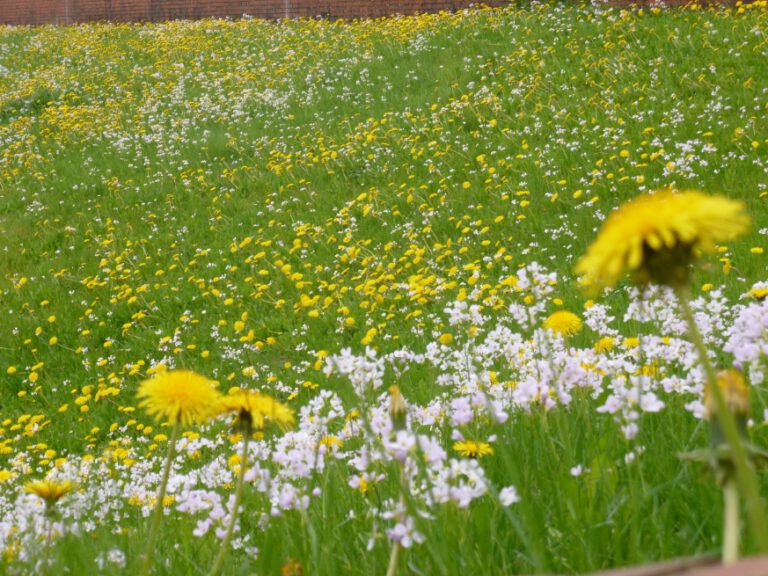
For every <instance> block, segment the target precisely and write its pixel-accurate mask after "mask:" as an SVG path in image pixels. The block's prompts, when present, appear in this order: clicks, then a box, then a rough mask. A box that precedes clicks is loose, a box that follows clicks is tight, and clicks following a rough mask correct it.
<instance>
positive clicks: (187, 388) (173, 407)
mask: <svg viewBox="0 0 768 576" xmlns="http://www.w3.org/2000/svg"><path fill="white" fill-rule="evenodd" d="M137 396H138V398H139V399H140V400H141V402H140V403H139V405H140V406H141V407H142V408H144V409H145V410H146V411H147V413H148V414H149V415H150V416H153V417H154V418H155V419H156V420H167V421H169V422H173V423H175V422H179V423H180V424H183V425H189V424H194V423H202V422H205V421H206V420H208V419H209V418H211V417H212V416H214V415H215V413H216V406H217V405H218V401H219V398H220V397H221V395H220V394H219V392H218V391H217V390H216V388H215V387H214V382H213V381H212V380H209V379H208V378H206V377H205V376H202V375H200V374H197V373H196V372H192V371H190V370H169V371H166V372H162V373H160V374H158V375H157V376H155V377H154V378H151V379H149V380H145V381H144V382H142V383H141V385H140V386H139V392H138V394H137Z"/></svg>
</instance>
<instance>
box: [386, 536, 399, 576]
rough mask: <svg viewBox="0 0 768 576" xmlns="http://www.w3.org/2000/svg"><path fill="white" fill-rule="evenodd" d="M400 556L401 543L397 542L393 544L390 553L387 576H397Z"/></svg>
mask: <svg viewBox="0 0 768 576" xmlns="http://www.w3.org/2000/svg"><path fill="white" fill-rule="evenodd" d="M399 558H400V543H399V542H395V543H394V544H393V545H392V553H391V554H390V555H389V566H387V576H395V573H396V572H397V561H398V560H399Z"/></svg>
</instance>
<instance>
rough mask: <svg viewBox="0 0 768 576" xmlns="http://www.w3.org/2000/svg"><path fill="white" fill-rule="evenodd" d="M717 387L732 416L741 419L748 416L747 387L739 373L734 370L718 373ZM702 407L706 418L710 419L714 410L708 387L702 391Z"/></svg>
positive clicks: (714, 412)
mask: <svg viewBox="0 0 768 576" xmlns="http://www.w3.org/2000/svg"><path fill="white" fill-rule="evenodd" d="M717 387H718V388H720V392H721V393H722V395H723V399H724V400H725V404H726V405H727V406H728V409H729V410H730V411H731V412H732V413H733V414H735V415H737V416H742V417H744V416H747V415H748V414H749V387H748V386H747V383H746V382H745V381H744V376H743V375H742V374H741V372H739V371H738V370H736V369H734V368H729V369H728V370H722V371H720V372H718V373H717ZM704 405H705V407H706V409H707V417H708V418H712V417H713V416H714V415H715V414H716V410H715V402H714V398H713V397H712V393H711V392H710V388H709V386H707V387H706V388H705V389H704Z"/></svg>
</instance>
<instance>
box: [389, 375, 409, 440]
mask: <svg viewBox="0 0 768 576" xmlns="http://www.w3.org/2000/svg"><path fill="white" fill-rule="evenodd" d="M405 416H406V408H405V400H404V399H403V395H402V394H400V388H399V387H398V386H396V385H394V384H393V385H392V386H390V387H389V417H390V418H391V419H392V427H393V428H394V429H395V430H404V429H405Z"/></svg>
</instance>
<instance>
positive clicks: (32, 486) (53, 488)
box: [24, 478, 75, 506]
mask: <svg viewBox="0 0 768 576" xmlns="http://www.w3.org/2000/svg"><path fill="white" fill-rule="evenodd" d="M74 489H75V484H74V483H73V482H71V481H70V480H53V479H51V478H46V479H45V480H32V481H30V482H27V483H26V484H25V485H24V491H25V492H29V493H30V494H34V495H35V496H38V497H40V498H42V499H43V500H45V503H46V505H47V506H52V505H53V504H56V502H58V501H59V500H61V499H62V498H63V497H64V496H66V495H67V494H69V493H70V492H72V490H74Z"/></svg>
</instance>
